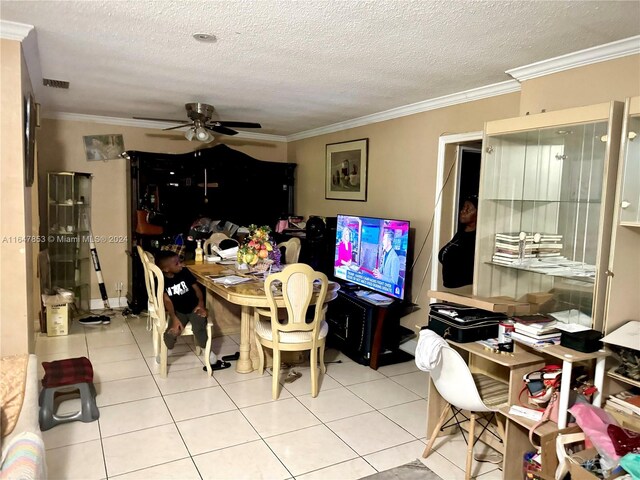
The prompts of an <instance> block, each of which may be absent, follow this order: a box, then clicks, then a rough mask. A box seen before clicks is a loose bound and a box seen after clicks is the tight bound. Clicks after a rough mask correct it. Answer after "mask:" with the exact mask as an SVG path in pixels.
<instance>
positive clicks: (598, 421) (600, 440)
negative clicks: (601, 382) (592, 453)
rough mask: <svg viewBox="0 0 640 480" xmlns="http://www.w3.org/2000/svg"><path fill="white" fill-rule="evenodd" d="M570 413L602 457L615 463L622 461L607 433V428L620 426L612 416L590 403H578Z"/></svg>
mask: <svg viewBox="0 0 640 480" xmlns="http://www.w3.org/2000/svg"><path fill="white" fill-rule="evenodd" d="M569 412H571V415H573V416H574V417H576V423H577V424H578V426H579V427H580V428H581V429H582V431H583V432H584V434H585V435H586V436H587V438H588V439H589V440H591V442H592V443H593V445H594V447H596V449H597V450H598V453H599V454H600V455H602V456H603V457H607V458H608V459H610V460H613V461H617V460H619V459H620V456H619V455H617V454H616V450H615V448H614V446H613V442H612V441H611V438H610V437H609V434H608V433H607V427H608V426H609V425H610V424H613V425H618V423H617V422H616V421H615V420H614V419H613V417H611V415H609V414H608V413H607V412H605V411H604V410H603V409H601V408H598V407H594V406H593V405H590V404H588V403H576V404H575V405H574V406H573V407H571V408H570V409H569Z"/></svg>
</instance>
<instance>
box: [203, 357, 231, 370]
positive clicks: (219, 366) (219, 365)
mask: <svg viewBox="0 0 640 480" xmlns="http://www.w3.org/2000/svg"><path fill="white" fill-rule="evenodd" d="M230 366H231V364H230V363H229V362H223V361H222V360H218V361H217V362H216V363H212V364H211V370H213V371H214V372H215V371H216V370H224V369H225V368H229V367H230ZM202 370H204V371H205V372H206V371H207V367H202Z"/></svg>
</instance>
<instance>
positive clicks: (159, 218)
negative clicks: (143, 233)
mask: <svg viewBox="0 0 640 480" xmlns="http://www.w3.org/2000/svg"><path fill="white" fill-rule="evenodd" d="M147 223H150V224H151V225H157V226H159V227H163V226H165V225H166V224H167V216H166V215H165V214H164V213H161V212H157V211H155V210H148V211H147Z"/></svg>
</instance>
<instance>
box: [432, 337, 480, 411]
mask: <svg viewBox="0 0 640 480" xmlns="http://www.w3.org/2000/svg"><path fill="white" fill-rule="evenodd" d="M431 380H433V383H434V385H435V387H436V389H437V390H438V392H439V393H440V396H441V397H442V398H444V399H445V400H446V401H447V402H448V403H450V404H451V405H453V406H455V407H457V408H460V409H462V410H469V411H472V412H487V411H490V410H491V409H490V408H487V406H486V405H485V404H484V402H483V401H482V398H481V397H480V393H479V392H478V387H476V384H475V382H474V381H473V377H472V376H471V371H470V370H469V366H468V365H467V363H466V362H465V361H464V359H463V358H462V357H461V356H460V354H459V353H458V352H456V351H455V350H454V349H453V348H451V347H450V346H449V345H447V346H446V347H442V359H441V361H440V363H439V364H438V366H437V367H436V368H434V369H433V370H431Z"/></svg>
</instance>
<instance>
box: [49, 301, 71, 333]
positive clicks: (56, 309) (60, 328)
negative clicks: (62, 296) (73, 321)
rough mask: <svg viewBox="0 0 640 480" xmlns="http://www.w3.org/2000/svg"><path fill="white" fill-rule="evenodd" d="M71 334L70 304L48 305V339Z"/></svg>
mask: <svg viewBox="0 0 640 480" xmlns="http://www.w3.org/2000/svg"><path fill="white" fill-rule="evenodd" d="M68 334H69V304H68V303H61V304H59V305H47V337H57V336H59V335H68Z"/></svg>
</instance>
